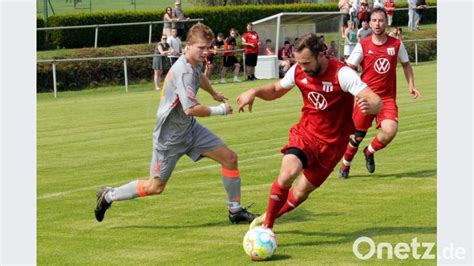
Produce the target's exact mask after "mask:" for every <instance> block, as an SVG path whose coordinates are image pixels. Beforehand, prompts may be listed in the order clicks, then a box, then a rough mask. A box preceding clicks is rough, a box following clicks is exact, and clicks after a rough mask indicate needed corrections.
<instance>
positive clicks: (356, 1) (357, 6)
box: [349, 0, 360, 29]
mask: <svg viewBox="0 0 474 266" xmlns="http://www.w3.org/2000/svg"><path fill="white" fill-rule="evenodd" d="M359 9H360V3H359V0H353V2H352V7H351V8H350V10H349V12H350V16H351V20H352V21H354V25H355V28H356V29H358V28H359V27H360V20H359V16H358V14H359Z"/></svg>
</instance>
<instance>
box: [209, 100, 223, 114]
mask: <svg viewBox="0 0 474 266" xmlns="http://www.w3.org/2000/svg"><path fill="white" fill-rule="evenodd" d="M209 111H210V113H209V116H211V115H227V106H226V105H225V103H221V104H219V105H217V106H209Z"/></svg>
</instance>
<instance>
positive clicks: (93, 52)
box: [36, 44, 154, 92]
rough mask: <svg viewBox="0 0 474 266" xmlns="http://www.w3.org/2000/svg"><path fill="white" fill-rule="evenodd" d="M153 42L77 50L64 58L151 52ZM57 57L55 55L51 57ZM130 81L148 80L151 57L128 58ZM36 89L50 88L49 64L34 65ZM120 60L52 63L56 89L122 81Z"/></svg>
mask: <svg viewBox="0 0 474 266" xmlns="http://www.w3.org/2000/svg"><path fill="white" fill-rule="evenodd" d="M153 49H154V45H148V44H140V45H125V46H117V47H110V48H97V49H94V48H83V49H77V50H75V51H73V52H72V53H71V54H69V55H68V56H67V57H74V58H78V57H81V58H83V57H106V56H124V55H143V54H153ZM55 59H59V58H55ZM127 69H128V72H127V73H128V80H129V82H130V83H137V82H143V81H149V80H152V78H153V69H152V58H151V57H150V58H142V59H128V61H127ZM36 78H37V80H36V81H37V83H36V84H37V91H38V92H50V91H53V74H52V65H51V64H37V69H36ZM124 80H125V79H124V72H123V60H104V61H102V60H101V61H81V62H70V63H65V62H59V63H56V82H57V88H58V91H63V90H80V89H83V88H91V87H100V86H109V85H119V84H124Z"/></svg>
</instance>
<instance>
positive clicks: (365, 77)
mask: <svg viewBox="0 0 474 266" xmlns="http://www.w3.org/2000/svg"><path fill="white" fill-rule="evenodd" d="M369 23H370V27H371V29H372V37H370V38H365V39H364V40H362V41H361V42H360V43H358V44H357V45H356V47H355V48H354V51H353V52H352V54H351V56H350V57H349V59H348V60H347V64H348V65H349V66H351V67H353V68H357V66H358V65H359V64H360V65H361V66H362V75H361V78H362V81H364V82H365V83H366V84H367V85H368V86H369V87H370V88H371V89H372V90H373V91H374V92H375V93H377V94H378V95H379V96H380V98H381V99H382V102H383V107H382V110H381V111H380V112H379V113H378V114H377V115H366V114H364V113H363V112H361V110H360V108H359V107H358V106H354V113H353V120H354V125H355V133H354V135H351V137H350V140H349V144H348V145H347V149H346V152H345V154H344V157H343V161H342V166H341V169H340V171H339V177H341V178H344V179H346V178H349V169H350V165H351V161H352V159H353V158H354V156H355V154H356V153H357V149H358V147H359V144H360V143H361V142H362V140H363V139H364V137H365V135H366V134H367V130H368V129H369V128H370V127H371V125H372V121H373V120H374V118H375V120H376V123H377V129H379V131H378V133H377V135H376V136H375V137H374V139H373V140H372V142H371V143H370V145H369V146H367V147H365V149H364V155H365V160H366V167H367V170H368V171H369V172H370V173H373V172H374V171H375V160H374V153H375V152H376V151H378V150H380V149H383V148H384V147H385V146H387V145H388V144H389V143H390V141H392V139H393V138H394V137H395V135H396V133H397V130H398V107H397V103H396V94H397V62H398V60H400V62H401V64H402V67H403V72H404V73H405V77H406V80H407V82H408V90H409V91H410V93H411V94H412V97H413V99H416V98H418V97H419V96H420V92H419V91H418V90H417V89H416V88H415V81H414V77H413V69H412V68H411V65H410V62H409V58H408V54H407V51H406V49H405V46H404V45H403V43H402V42H401V41H400V40H399V39H396V38H393V37H391V36H388V35H387V34H385V28H386V27H387V13H386V12H385V10H384V9H383V8H374V9H373V10H372V13H371V14H370V22H369Z"/></svg>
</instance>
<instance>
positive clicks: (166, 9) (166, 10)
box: [165, 6, 173, 13]
mask: <svg viewBox="0 0 474 266" xmlns="http://www.w3.org/2000/svg"><path fill="white" fill-rule="evenodd" d="M168 9H169V10H170V11H171V12H173V9H172V8H171V7H170V6H169V7H167V8H165V13H168Z"/></svg>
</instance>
